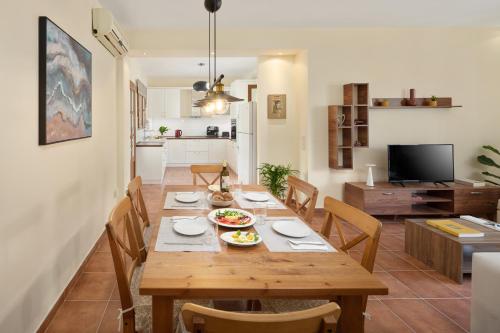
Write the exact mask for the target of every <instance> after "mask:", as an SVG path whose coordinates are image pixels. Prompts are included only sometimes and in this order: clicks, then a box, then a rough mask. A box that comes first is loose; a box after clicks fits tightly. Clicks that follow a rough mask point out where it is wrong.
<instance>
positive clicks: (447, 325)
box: [47, 168, 471, 333]
mask: <svg viewBox="0 0 500 333" xmlns="http://www.w3.org/2000/svg"><path fill="white" fill-rule="evenodd" d="M169 171H170V172H169V173H168V176H167V177H168V178H167V183H169V184H174V183H175V184H190V183H191V181H192V179H191V176H190V174H189V171H188V170H187V169H185V168H175V169H172V170H169ZM144 195H145V199H146V204H147V207H148V211H149V214H150V218H151V220H152V221H158V220H159V213H160V211H161V210H160V209H161V203H160V200H158V198H159V197H160V186H159V185H145V191H144ZM320 223H321V217H320V216H318V217H317V218H316V219H315V221H314V224H315V226H316V227H319V225H320ZM331 239H332V242H333V243H334V244H338V237H337V236H335V235H333V236H332V237H331ZM351 255H352V256H353V257H354V258H356V259H358V260H359V258H360V257H361V252H360V251H352V253H351ZM374 274H375V275H377V277H379V278H380V279H381V280H382V281H383V282H384V283H385V284H386V285H387V286H388V287H389V295H387V296H380V297H379V296H376V297H370V300H369V301H368V309H367V312H368V314H369V317H370V318H369V319H366V326H365V327H366V330H365V331H366V332H373V333H402V332H426V333H427V332H439V333H445V332H467V331H468V330H469V325H470V323H469V311H470V295H471V293H470V282H471V281H470V278H467V279H466V280H465V282H464V283H463V284H462V285H460V284H457V283H455V282H453V281H451V280H449V279H447V278H446V277H445V276H443V275H441V274H439V273H437V272H435V271H433V270H431V269H430V268H428V267H426V266H425V265H423V264H422V263H420V262H418V261H417V260H415V259H413V258H412V257H410V256H408V255H407V254H405V253H404V225H403V224H402V223H401V222H394V221H392V220H391V221H387V222H386V221H384V227H383V229H382V237H381V242H380V247H379V251H378V254H377V259H376V265H375V272H374ZM117 291H118V290H117V288H116V281H115V275H114V271H113V263H112V260H111V254H110V252H109V246H108V243H107V238H106V237H105V235H103V237H101V239H100V240H99V244H98V248H97V251H96V252H95V253H94V255H93V256H92V257H91V258H90V260H89V261H88V263H87V264H86V266H85V267H84V273H83V274H82V275H81V276H80V277H79V279H78V281H77V282H76V284H75V286H74V287H73V288H72V290H71V291H70V292H69V293H68V296H67V298H66V300H65V301H64V303H63V305H62V306H61V308H60V309H59V311H58V312H57V313H56V316H55V317H54V319H53V320H52V322H51V323H50V325H49V327H48V329H47V332H72V333H76V332H113V333H116V332H117V329H118V321H117V319H116V317H117V315H118V309H119V308H120V301H119V296H118V292H117Z"/></svg>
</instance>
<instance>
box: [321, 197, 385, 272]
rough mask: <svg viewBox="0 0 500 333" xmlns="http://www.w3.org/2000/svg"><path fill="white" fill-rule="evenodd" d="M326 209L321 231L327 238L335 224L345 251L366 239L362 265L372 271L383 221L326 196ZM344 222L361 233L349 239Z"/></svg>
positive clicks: (342, 248)
mask: <svg viewBox="0 0 500 333" xmlns="http://www.w3.org/2000/svg"><path fill="white" fill-rule="evenodd" d="M324 209H325V211H326V214H325V220H324V222H323V226H322V228H321V233H322V234H323V235H324V236H325V237H327V238H328V237H330V233H331V229H332V224H335V227H336V230H337V233H338V235H339V238H340V242H341V244H342V246H341V248H340V249H341V250H342V251H345V252H347V251H348V250H349V249H351V248H353V247H354V246H356V245H358V244H359V243H361V242H362V241H366V243H365V249H364V251H363V257H362V259H361V265H362V266H363V267H364V268H365V269H366V270H368V271H369V272H370V273H372V272H373V267H374V265H375V256H376V255H377V249H378V243H379V240H380V233H381V231H382V223H380V221H379V220H377V219H376V218H374V217H373V216H371V215H369V214H367V213H365V212H363V211H361V210H359V209H357V208H355V207H353V206H350V205H348V204H346V203H344V202H342V201H339V200H336V199H334V198H331V197H326V198H325V202H324ZM343 222H345V223H347V224H349V225H352V226H354V227H356V229H357V230H359V231H360V232H361V234H360V235H358V236H356V237H354V238H352V239H351V240H350V241H347V240H346V235H345V233H344V226H343V224H342V223H343Z"/></svg>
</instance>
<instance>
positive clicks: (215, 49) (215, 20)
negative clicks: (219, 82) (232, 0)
mask: <svg viewBox="0 0 500 333" xmlns="http://www.w3.org/2000/svg"><path fill="white" fill-rule="evenodd" d="M216 3H217V0H214V4H215V5H216ZM216 78H217V10H216V11H214V80H215V79H216Z"/></svg>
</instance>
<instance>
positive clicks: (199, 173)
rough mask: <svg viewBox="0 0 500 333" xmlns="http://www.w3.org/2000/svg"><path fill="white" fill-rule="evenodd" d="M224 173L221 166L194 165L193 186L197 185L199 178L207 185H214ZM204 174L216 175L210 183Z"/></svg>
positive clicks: (192, 169) (192, 168)
mask: <svg viewBox="0 0 500 333" xmlns="http://www.w3.org/2000/svg"><path fill="white" fill-rule="evenodd" d="M221 171H222V165H221V164H193V165H191V173H192V174H193V185H196V181H197V178H198V177H199V178H200V179H201V180H203V182H204V183H205V185H213V184H215V182H217V181H218V180H219V178H220V173H221ZM203 174H215V175H216V176H215V178H214V179H213V180H212V181H208V180H207V179H206V178H205V176H203Z"/></svg>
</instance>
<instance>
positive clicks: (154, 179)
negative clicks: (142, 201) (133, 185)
mask: <svg viewBox="0 0 500 333" xmlns="http://www.w3.org/2000/svg"><path fill="white" fill-rule="evenodd" d="M162 154H163V147H137V148H136V163H137V169H136V172H137V175H138V176H141V178H142V181H143V183H144V184H160V183H161V181H162V178H163V167H162Z"/></svg>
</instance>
